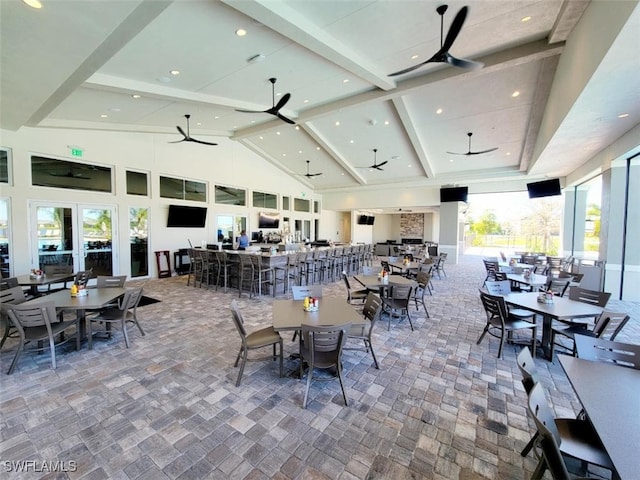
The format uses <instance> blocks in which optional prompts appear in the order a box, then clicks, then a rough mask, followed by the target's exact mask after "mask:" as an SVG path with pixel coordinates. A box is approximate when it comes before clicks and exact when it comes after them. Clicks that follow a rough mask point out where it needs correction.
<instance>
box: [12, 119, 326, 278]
mask: <svg viewBox="0 0 640 480" xmlns="http://www.w3.org/2000/svg"><path fill="white" fill-rule="evenodd" d="M0 138H1V141H0V144H1V145H2V146H3V147H8V148H10V149H11V154H12V158H13V162H12V172H11V173H12V175H11V176H12V181H11V182H10V185H9V186H3V187H2V192H0V196H1V197H3V198H8V199H9V203H10V206H11V212H10V222H11V230H10V242H11V247H12V250H11V261H12V263H13V273H14V274H18V273H25V272H28V271H29V269H30V268H33V267H34V266H36V264H37V258H35V254H34V252H32V251H31V249H30V238H29V236H30V235H33V234H32V233H31V228H30V225H29V202H31V201H51V202H64V203H69V204H76V203H82V204H89V205H96V206H99V205H104V206H115V207H116V209H117V220H118V222H117V224H118V225H120V228H119V237H118V238H117V239H114V242H115V243H116V244H117V246H118V250H119V252H120V256H119V257H118V259H117V265H116V267H115V268H116V272H114V273H120V274H129V268H130V267H129V238H128V224H129V219H128V214H129V208H130V207H148V208H149V249H150V252H151V253H153V252H154V251H157V250H169V251H174V250H177V249H179V248H186V247H187V246H188V242H187V240H188V239H191V240H192V241H193V242H194V243H195V242H197V243H199V242H200V241H201V240H206V241H208V242H210V243H214V242H215V241H216V228H217V227H216V223H215V221H216V216H217V215H218V214H239V215H246V216H247V219H248V229H249V231H251V230H258V222H257V218H258V213H259V212H260V211H261V210H263V209H261V208H253V207H251V206H250V205H251V199H252V197H251V192H252V190H259V191H263V192H268V193H275V194H279V195H289V196H291V199H292V200H291V204H292V206H293V198H294V197H295V196H298V197H301V196H302V195H303V194H304V198H306V199H309V200H310V201H311V207H312V208H313V201H314V200H320V199H321V196H320V195H316V194H314V193H313V191H311V190H309V189H308V188H307V187H306V186H305V185H304V184H302V183H300V182H298V181H296V180H295V179H293V178H292V177H290V176H289V175H286V174H285V173H284V172H282V171H281V170H279V169H277V168H276V167H274V166H272V165H271V164H269V163H268V162H265V161H264V160H263V159H262V158H260V157H258V156H257V155H256V154H254V153H253V152H251V151H250V150H249V149H247V148H245V147H244V146H242V145H240V144H239V143H237V142H234V141H231V140H229V139H226V138H219V139H216V140H215V141H216V142H218V143H219V145H218V146H216V147H209V146H203V145H197V144H191V143H178V144H170V143H168V142H169V141H173V140H175V136H174V135H160V134H135V133H122V132H99V131H86V130H58V129H40V128H38V129H33V128H22V129H20V130H19V131H17V132H11V131H6V130H1V131H0ZM69 145H74V146H75V145H77V146H80V147H81V148H82V149H83V150H84V154H83V157H82V159H81V160H78V159H77V158H72V157H71V155H70V149H69V147H68V146H69ZM32 154H39V155H43V156H48V157H52V158H59V159H68V160H70V161H82V162H86V163H92V164H100V165H105V166H111V167H115V168H114V171H115V180H114V193H96V192H82V191H75V190H62V189H54V188H45V187H34V186H31V173H30V165H31V164H30V157H31V155H32ZM126 169H132V170H137V171H143V172H148V173H149V174H150V178H151V196H150V198H144V197H139V196H131V195H127V194H126V183H125V181H126V173H125V171H126ZM159 175H167V176H175V177H179V178H186V179H192V180H197V181H204V182H209V201H208V203H207V204H206V205H203V204H202V203H200V202H189V201H177V200H169V199H161V198H159V197H158V192H159ZM214 184H222V185H227V186H233V187H242V188H247V189H248V192H247V202H248V205H249V206H247V207H233V206H224V205H216V204H215V203H213V198H212V192H213V186H214ZM172 203H180V204H185V205H197V206H207V207H208V213H207V225H206V227H205V228H204V229H182V228H170V229H167V228H166V218H167V211H168V205H169V204H172ZM281 217H290V218H291V225H293V221H294V220H295V219H299V220H310V221H311V224H312V225H313V219H314V218H320V219H321V226H320V229H321V230H323V231H324V229H325V228H327V229H328V228H329V227H331V231H333V229H334V228H335V222H336V220H335V219H334V220H333V224H332V225H327V226H323V225H322V218H321V216H320V215H315V214H312V213H302V212H294V211H287V212H281ZM325 218H328V219H331V215H330V214H329V213H327V214H326V215H325ZM114 223H115V222H114ZM149 266H150V274H151V275H152V276H153V275H155V257H154V256H152V257H150V259H149Z"/></svg>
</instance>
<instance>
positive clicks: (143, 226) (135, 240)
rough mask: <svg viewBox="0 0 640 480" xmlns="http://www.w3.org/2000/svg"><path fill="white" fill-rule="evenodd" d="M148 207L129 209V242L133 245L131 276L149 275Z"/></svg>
mask: <svg viewBox="0 0 640 480" xmlns="http://www.w3.org/2000/svg"><path fill="white" fill-rule="evenodd" d="M148 217H149V209H148V208H130V209H129V244H130V245H131V276H132V277H145V276H147V275H149V248H148V242H147V239H148V237H149V229H148V223H147V219H148Z"/></svg>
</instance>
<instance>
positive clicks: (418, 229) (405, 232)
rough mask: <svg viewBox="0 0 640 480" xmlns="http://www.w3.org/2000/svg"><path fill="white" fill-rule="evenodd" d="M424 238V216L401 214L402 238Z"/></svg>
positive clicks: (419, 214) (420, 214)
mask: <svg viewBox="0 0 640 480" xmlns="http://www.w3.org/2000/svg"><path fill="white" fill-rule="evenodd" d="M423 236H424V214H422V213H401V214H400V238H422V237H423ZM423 240H424V239H423Z"/></svg>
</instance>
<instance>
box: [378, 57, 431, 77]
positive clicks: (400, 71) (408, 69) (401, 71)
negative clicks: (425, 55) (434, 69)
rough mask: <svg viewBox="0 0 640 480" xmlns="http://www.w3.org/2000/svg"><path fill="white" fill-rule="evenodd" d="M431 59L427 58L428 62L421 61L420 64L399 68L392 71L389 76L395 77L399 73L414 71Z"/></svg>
mask: <svg viewBox="0 0 640 480" xmlns="http://www.w3.org/2000/svg"><path fill="white" fill-rule="evenodd" d="M430 61H431V59H429V60H427V61H426V62H422V63H419V64H418V65H414V66H413V67H409V68H405V69H404V70H398V71H397V72H393V73H390V74H389V75H388V76H389V77H395V76H397V75H403V74H405V73H409V72H412V71H414V70H415V69H416V68H420V67H421V66H423V65H424V64H425V63H429V62H430Z"/></svg>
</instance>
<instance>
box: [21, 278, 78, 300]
mask: <svg viewBox="0 0 640 480" xmlns="http://www.w3.org/2000/svg"><path fill="white" fill-rule="evenodd" d="M75 276H76V274H75V273H60V274H51V275H40V276H39V277H32V276H31V275H30V274H26V275H18V276H17V277H16V279H17V280H18V285H20V286H21V287H29V293H30V294H31V295H33V296H38V295H40V292H39V291H38V287H43V286H47V285H52V284H54V283H66V282H70V281H71V280H73V279H74V278H75Z"/></svg>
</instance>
